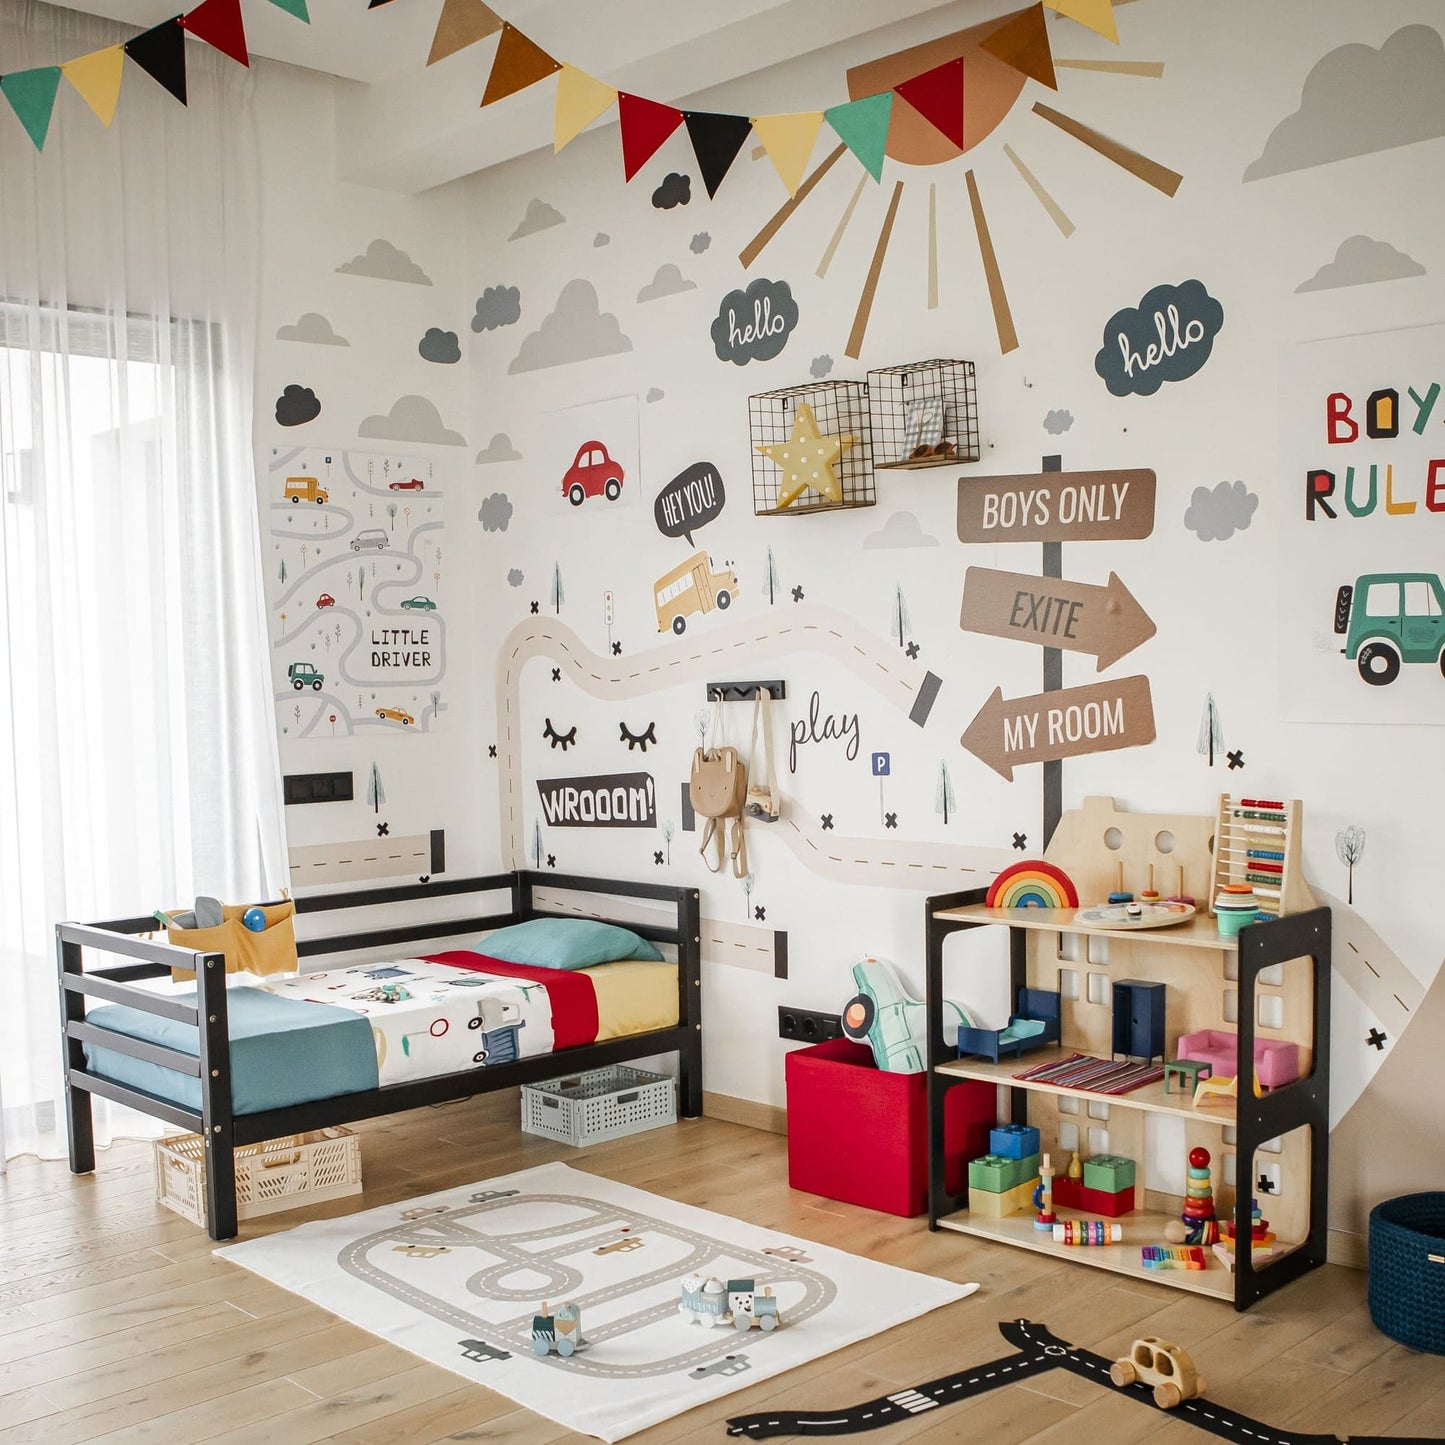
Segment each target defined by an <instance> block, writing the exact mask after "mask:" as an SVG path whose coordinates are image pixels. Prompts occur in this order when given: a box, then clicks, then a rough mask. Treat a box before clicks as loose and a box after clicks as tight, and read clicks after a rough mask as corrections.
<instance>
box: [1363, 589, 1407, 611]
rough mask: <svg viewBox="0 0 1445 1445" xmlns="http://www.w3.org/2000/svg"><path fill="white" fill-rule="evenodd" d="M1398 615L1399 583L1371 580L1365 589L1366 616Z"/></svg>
mask: <svg viewBox="0 0 1445 1445" xmlns="http://www.w3.org/2000/svg"><path fill="white" fill-rule="evenodd" d="M1399 615H1400V584H1399V583H1398V582H1371V583H1370V585H1369V587H1367V588H1366V589H1365V616H1366V617H1398V616H1399Z"/></svg>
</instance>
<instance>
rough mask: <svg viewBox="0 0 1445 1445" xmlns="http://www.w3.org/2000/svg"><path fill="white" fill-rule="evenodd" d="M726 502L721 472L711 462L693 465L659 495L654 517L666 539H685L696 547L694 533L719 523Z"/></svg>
mask: <svg viewBox="0 0 1445 1445" xmlns="http://www.w3.org/2000/svg"><path fill="white" fill-rule="evenodd" d="M726 501H727V493H726V492H725V491H724V490H723V481H722V477H721V476H720V475H719V474H718V469H717V468H716V467H715V466H714V465H713V464H712V463H711V462H694V463H693V464H692V465H691V466H690V467H688V468H687V470H686V471H683V472H679V473H678V475H677V476H675V477H674V478H673V479H672V480H671V481H670V482H669V483H668V484H667V485H666V486H665V487H664V488H663V489H662V490H661V491H660V492H659V493H658V494H657V500H656V501H655V502H654V503H653V504H652V514H653V517H654V518H655V519H656V521H657V530H658V531H659V532H661V533H662V535H663V536H664V537H686V538H687V541H688V545H689V546H692V547H695V546H696V545H697V543H696V542H694V541H693V539H692V534H693V532H694V530H696V529H697V528H698V527H703V526H706V525H707V523H709V522H713V521H716V520H717V518H718V516H719V515H720V514H721V512H722V509H723V504H724V503H725V502H726Z"/></svg>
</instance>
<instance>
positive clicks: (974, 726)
mask: <svg viewBox="0 0 1445 1445" xmlns="http://www.w3.org/2000/svg"><path fill="white" fill-rule="evenodd" d="M959 741H960V742H961V743H962V744H963V746H964V747H965V748H967V749H968V751H969V752H971V753H972V754H973V755H974V757H976V758H978V759H979V760H980V761H981V762H984V763H987V764H988V766H989V767H991V768H992V769H993V770H994V772H996V773H998V774H999V775H1000V776H1001V777H1002V778H1004V779H1005V780H1006V781H1007V782H1010V783H1011V782H1013V776H1014V774H1013V770H1014V769H1015V768H1016V767H1020V766H1022V765H1023V764H1024V763H1042V762H1049V761H1052V760H1053V759H1055V758H1072V757H1079V756H1081V755H1082V754H1084V753H1107V752H1112V751H1113V750H1114V749H1116V748H1137V747H1143V746H1144V744H1145V743H1152V742H1153V741H1154V702H1153V699H1152V698H1151V697H1150V695H1149V679H1148V678H1147V677H1120V678H1115V679H1113V680H1112V681H1109V682H1094V683H1090V684H1089V685H1088V686H1087V687H1068V688H1063V689H1060V690H1059V691H1056V692H1041V693H1035V694H1034V695H1033V696H1032V697H1015V698H1009V699H1007V700H1005V698H1004V695H1003V689H1002V688H997V687H996V688H994V690H993V696H992V697H990V698H989V700H988V701H987V702H986V703H984V705H983V706H982V707H981V708H980V709H979V712H978V716H977V717H975V718H974V720H973V721H972V722H971V723H969V725H968V730H967V731H966V732H965V733H964V735H963V736H962V737H961V738H960V739H959Z"/></svg>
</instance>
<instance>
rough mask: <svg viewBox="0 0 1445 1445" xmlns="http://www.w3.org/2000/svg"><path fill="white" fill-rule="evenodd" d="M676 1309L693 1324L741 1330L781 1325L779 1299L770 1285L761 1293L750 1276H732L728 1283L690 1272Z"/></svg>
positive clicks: (774, 1327) (765, 1328)
mask: <svg viewBox="0 0 1445 1445" xmlns="http://www.w3.org/2000/svg"><path fill="white" fill-rule="evenodd" d="M677 1312H678V1313H679V1314H680V1315H682V1316H683V1317H684V1318H685V1319H686V1320H688V1321H689V1323H691V1324H695V1325H706V1326H708V1328H709V1329H711V1328H712V1327H713V1326H715V1325H731V1326H732V1327H733V1328H734V1329H735V1330H737V1331H738V1332H739V1333H742V1332H744V1331H746V1330H750V1329H752V1327H753V1326H754V1325H757V1327H758V1328H759V1329H760V1330H764V1331H766V1330H775V1329H777V1327H778V1326H779V1325H780V1324H782V1322H783V1317H782V1316H781V1315H780V1314H779V1313H778V1302H777V1300H776V1299H774V1298H773V1291H772V1287H771V1286H769V1287H767V1288H765V1289H764V1290H763V1292H762V1293H761V1294H759V1293H758V1291H757V1282H756V1281H755V1280H751V1279H730V1280H729V1281H728V1282H727V1284H726V1285H724V1284H723V1282H722V1281H721V1280H719V1279H717V1278H715V1277H714V1278H710V1279H708V1280H706V1281H705V1280H703V1278H702V1277H701V1276H700V1275H696V1274H690V1275H688V1277H687V1278H686V1279H684V1280H683V1282H682V1297H681V1299H680V1300H679V1301H678V1305H677Z"/></svg>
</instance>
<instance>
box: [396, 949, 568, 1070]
mask: <svg viewBox="0 0 1445 1445" xmlns="http://www.w3.org/2000/svg"><path fill="white" fill-rule="evenodd" d="M425 958H426V961H427V962H428V963H448V964H450V965H451V966H452V967H453V968H467V969H470V970H471V971H472V972H473V973H486V974H491V975H493V976H494V977H496V978H515V979H520V980H521V981H522V982H523V983H539V984H541V985H542V987H543V988H545V989H546V990H547V997H548V999H549V1000H550V1001H551V1004H552V1037H553V1040H554V1042H553V1045H552V1047H553V1049H554V1050H555V1049H570V1048H574V1047H576V1045H578V1044H591V1043H595V1042H596V1041H597V993H596V990H595V989H594V988H593V987H592V980H591V979H590V978H588V977H587V975H586V974H585V973H572V972H569V971H568V970H567V969H563V968H533V967H532V966H531V965H530V964H526V963H503V962H502V960H501V959H499V958H488V957H487V955H486V954H485V953H476V952H474V951H473V950H471V949H452V950H450V951H448V952H446V953H429V954H426V955H425Z"/></svg>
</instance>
